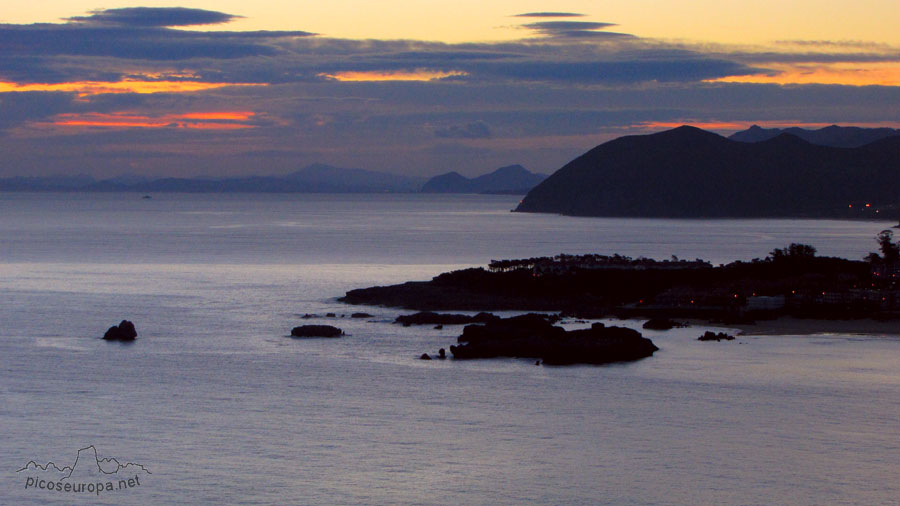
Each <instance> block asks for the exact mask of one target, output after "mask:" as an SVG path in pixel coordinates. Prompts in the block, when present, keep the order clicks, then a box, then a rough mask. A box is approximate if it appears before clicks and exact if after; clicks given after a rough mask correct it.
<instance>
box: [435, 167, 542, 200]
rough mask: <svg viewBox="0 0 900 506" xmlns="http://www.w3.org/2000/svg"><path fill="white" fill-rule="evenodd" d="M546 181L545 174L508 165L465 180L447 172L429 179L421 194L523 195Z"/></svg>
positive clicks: (454, 173) (458, 175)
mask: <svg viewBox="0 0 900 506" xmlns="http://www.w3.org/2000/svg"><path fill="white" fill-rule="evenodd" d="M544 179H547V175H546V174H535V173H534V172H530V171H528V170H526V169H525V167H522V166H521V165H509V166H507V167H500V168H499V169H497V170H495V171H494V172H491V173H490V174H484V175H483V176H478V177H476V178H471V179H470V178H467V177H465V176H463V175H461V174H460V173H458V172H448V173H446V174H441V175H439V176H435V177H433V178H431V179H429V180H428V181H427V182H426V183H425V185H424V186H422V190H421V191H422V192H423V193H495V194H500V193H502V194H510V195H524V194H526V193H528V190H530V189H532V188H534V187H535V186H537V184H538V183H540V182H541V181H543V180H544Z"/></svg>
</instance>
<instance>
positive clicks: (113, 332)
mask: <svg viewBox="0 0 900 506" xmlns="http://www.w3.org/2000/svg"><path fill="white" fill-rule="evenodd" d="M136 337H137V330H135V328H134V324H133V323H131V322H130V321H128V320H122V322H121V323H119V324H118V325H114V326H112V327H110V328H109V330H107V331H106V334H103V339H105V340H107V341H134V339H135V338H136Z"/></svg>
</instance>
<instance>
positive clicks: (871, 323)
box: [690, 316, 900, 337]
mask: <svg viewBox="0 0 900 506" xmlns="http://www.w3.org/2000/svg"><path fill="white" fill-rule="evenodd" d="M690 324H691V326H702V325H709V326H712V325H715V326H719V327H723V328H729V329H735V330H737V331H738V332H739V335H741V336H747V337H752V336H811V335H816V334H850V335H884V336H898V337H900V321H897V320H888V321H883V320H874V319H872V318H860V319H858V320H817V319H806V318H794V317H792V316H782V317H781V318H777V319H774V320H759V321H757V322H756V323H755V324H743V323H741V324H711V323H709V322H703V321H701V320H692V321H690Z"/></svg>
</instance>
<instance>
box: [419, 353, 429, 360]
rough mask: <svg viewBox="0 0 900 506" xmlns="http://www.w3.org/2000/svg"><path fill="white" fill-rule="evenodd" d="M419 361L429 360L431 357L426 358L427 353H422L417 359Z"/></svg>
mask: <svg viewBox="0 0 900 506" xmlns="http://www.w3.org/2000/svg"><path fill="white" fill-rule="evenodd" d="M419 359H420V360H431V357H430V356H428V354H427V353H423V354H422V356H420V357H419Z"/></svg>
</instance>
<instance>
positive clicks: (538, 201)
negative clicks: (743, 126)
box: [515, 126, 900, 219]
mask: <svg viewBox="0 0 900 506" xmlns="http://www.w3.org/2000/svg"><path fill="white" fill-rule="evenodd" d="M898 169H900V136H893V137H887V138H882V139H880V140H878V141H875V142H873V143H870V144H867V145H865V146H861V147H856V148H836V147H829V146H819V145H814V144H811V143H809V142H807V141H805V140H803V139H801V138H799V137H797V136H795V135H791V134H787V133H781V134H779V135H778V136H777V137H775V138H772V139H769V140H766V141H761V142H755V143H747V142H738V141H735V140H730V139H726V138H724V137H722V136H719V135H717V134H714V133H711V132H706V131H704V130H700V129H698V128H694V127H689V126H682V127H679V128H676V129H673V130H668V131H665V132H660V133H656V134H651V135H637V136H626V137H620V138H618V139H615V140H612V141H610V142H607V143H605V144H601V145H600V146H597V147H595V148H594V149H592V150H590V151H588V152H587V153H585V154H584V155H582V156H580V157H578V158H576V159H575V160H573V161H571V162H569V163H568V164H567V165H565V166H564V167H563V168H561V169H560V170H558V171H557V172H556V173H554V174H553V175H552V176H550V177H548V178H547V179H546V180H545V181H544V182H543V183H541V184H539V185H538V186H536V187H535V188H534V189H532V190H531V191H530V192H528V194H527V195H526V196H525V198H524V199H523V200H522V202H521V203H520V204H519V206H518V207H517V208H516V209H515V210H516V211H519V212H546V213H560V214H566V215H576V216H645V217H855V218H869V219H874V218H879V219H881V218H884V219H888V218H890V219H894V218H896V217H897V216H900V206H898V204H900V170H898Z"/></svg>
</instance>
